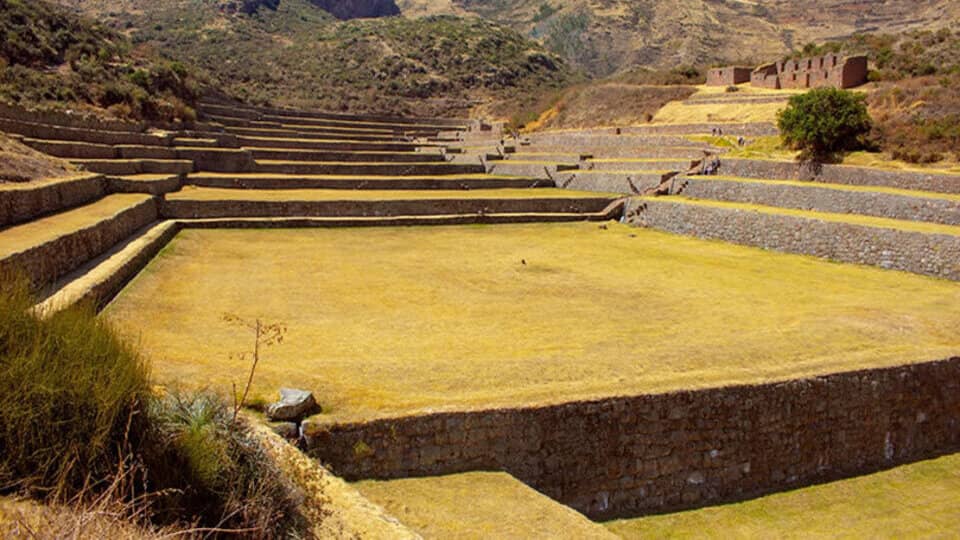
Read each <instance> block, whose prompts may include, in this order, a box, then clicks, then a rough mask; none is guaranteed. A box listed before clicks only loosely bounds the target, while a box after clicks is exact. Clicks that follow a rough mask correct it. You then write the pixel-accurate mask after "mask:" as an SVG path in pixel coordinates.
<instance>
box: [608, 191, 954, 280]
mask: <svg viewBox="0 0 960 540" xmlns="http://www.w3.org/2000/svg"><path fill="white" fill-rule="evenodd" d="M626 215H627V217H628V220H629V221H630V222H631V223H632V224H634V225H638V226H641V227H651V228H654V229H659V230H662V231H667V232H672V233H677V234H684V235H689V236H695V237H698V238H706V239H711V240H724V241H727V242H733V243H735V244H743V245H747V246H754V247H760V248H764V249H772V250H775V251H783V252H787V253H799V254H803V255H813V256H815V257H823V258H826V259H830V260H834V261H839V262H846V263H854V264H869V265H873V266H879V267H882V268H887V269H894V270H904V271H907V272H915V273H918V274H926V275H929V276H935V277H940V278H946V279H951V280H955V281H960V237H958V236H950V235H944V234H925V233H918V232H910V231H902V230H894V229H884V228H879V227H868V226H865V225H854V224H849V223H836V222H829V221H821V220H818V219H815V218H806V217H798V216H788V215H777V214H765V213H761V212H755V211H750V210H740V209H735V208H720V207H711V206H702V205H695V204H685V203H680V202H672V201H670V200H669V199H633V200H631V201H629V202H628V204H627V212H626Z"/></svg>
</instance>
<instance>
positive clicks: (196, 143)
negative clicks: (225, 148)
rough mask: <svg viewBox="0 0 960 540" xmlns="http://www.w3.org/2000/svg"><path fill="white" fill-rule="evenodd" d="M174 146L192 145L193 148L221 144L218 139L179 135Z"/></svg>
mask: <svg viewBox="0 0 960 540" xmlns="http://www.w3.org/2000/svg"><path fill="white" fill-rule="evenodd" d="M173 144H174V146H190V147H193V148H200V147H205V148H216V147H218V146H220V141H218V140H217V139H197V138H191V137H177V138H175V139H174V140H173Z"/></svg>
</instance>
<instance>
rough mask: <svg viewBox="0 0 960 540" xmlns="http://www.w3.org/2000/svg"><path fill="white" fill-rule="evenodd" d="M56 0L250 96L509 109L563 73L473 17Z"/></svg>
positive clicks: (556, 83)
mask: <svg viewBox="0 0 960 540" xmlns="http://www.w3.org/2000/svg"><path fill="white" fill-rule="evenodd" d="M61 1H62V3H64V4H68V5H71V6H72V7H74V8H75V9H82V10H83V11H84V12H86V13H88V14H91V15H95V16H97V17H98V18H100V20H103V21H104V22H105V23H106V24H108V25H109V26H111V27H113V28H115V29H117V30H118V31H123V32H124V33H126V34H127V35H129V36H130V37H131V39H132V40H133V41H134V43H136V44H137V45H138V46H140V47H143V48H150V49H154V50H156V51H162V52H163V54H165V55H168V56H169V57H171V58H173V59H177V60H180V61H183V62H185V63H190V64H193V65H196V66H198V67H199V68H200V69H202V70H203V71H204V72H205V73H207V74H209V76H210V77H211V78H212V79H213V80H214V81H216V86H217V87H218V88H219V89H221V90H222V91H223V92H225V93H227V94H230V95H232V96H236V97H239V98H241V99H244V100H247V101H250V102H253V103H271V104H274V105H288V106H302V107H319V108H324V109H328V110H351V111H389V112H392V113H394V114H444V113H446V114H462V113H464V112H465V111H466V110H468V109H469V108H471V107H472V106H473V105H474V104H475V103H476V102H477V100H483V101H493V102H496V103H498V104H499V107H501V108H502V109H503V110H505V111H507V112H509V110H510V109H512V108H519V107H521V106H522V105H523V103H524V102H525V101H527V102H529V101H531V100H533V99H535V97H534V95H535V94H539V93H544V92H550V91H555V90H556V89H558V88H561V87H563V86H566V85H567V84H569V83H570V82H571V80H573V75H572V74H571V71H570V70H569V69H568V68H566V67H565V65H564V63H563V62H562V61H561V60H560V59H559V58H558V57H556V56H554V55H552V54H549V53H548V52H547V51H546V50H544V49H543V48H542V47H541V46H540V45H539V44H537V43H536V42H534V41H532V40H530V39H527V38H524V37H523V36H521V35H520V34H518V33H516V32H515V31H513V30H510V29H508V28H504V27H501V26H498V25H497V24H496V23H493V22H490V21H485V20H480V19H478V18H476V17H473V18H469V19H460V18H456V17H451V16H436V17H427V18H414V19H410V18H404V17H385V18H380V19H356V20H351V21H345V22H340V21H337V20H336V19H335V18H334V17H333V16H332V15H330V14H329V13H327V12H326V11H324V10H322V9H320V8H319V7H317V5H315V3H314V2H311V1H309V0H282V1H281V2H279V4H278V5H277V3H276V2H271V3H261V4H267V5H259V6H255V7H259V9H256V10H248V11H254V13H253V14H252V15H248V14H246V13H244V10H238V9H236V7H233V8H231V7H230V5H232V4H237V3H235V2H233V3H231V2H224V1H222V0H189V1H178V0H161V1H157V0H122V1H118V2H103V1H97V0H94V1H91V2H86V1H83V2H81V1H78V0H61ZM274 8H275V9H274ZM187 12H188V13H189V14H190V16H189V17H185V16H184V13H187ZM494 110H498V109H497V108H496V107H495V108H494Z"/></svg>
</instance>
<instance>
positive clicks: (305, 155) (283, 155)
mask: <svg viewBox="0 0 960 540" xmlns="http://www.w3.org/2000/svg"><path fill="white" fill-rule="evenodd" d="M245 150H247V151H249V152H250V154H251V155H252V156H253V157H254V158H255V159H264V160H273V161H337V162H344V161H349V162H353V161H358V162H366V163H374V162H384V163H403V162H408V163H410V162H419V163H424V162H443V161H446V157H445V156H444V155H443V154H441V153H440V152H439V151H433V152H373V151H368V152H336V151H330V150H298V149H287V148H264V147H245Z"/></svg>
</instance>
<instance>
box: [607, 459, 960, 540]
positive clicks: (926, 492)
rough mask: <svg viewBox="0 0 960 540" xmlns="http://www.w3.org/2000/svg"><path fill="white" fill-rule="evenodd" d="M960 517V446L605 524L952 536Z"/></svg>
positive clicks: (674, 530) (701, 530) (721, 534)
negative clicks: (801, 484) (845, 475)
mask: <svg viewBox="0 0 960 540" xmlns="http://www.w3.org/2000/svg"><path fill="white" fill-rule="evenodd" d="M958 523H960V454H953V455H949V456H944V457H941V458H938V459H931V460H928V461H921V462H917V463H911V464H909V465H902V466H900V467H896V468H894V469H890V470H888V471H882V472H878V473H875V474H869V475H865V476H860V477H857V478H850V479H847V480H840V481H837V482H830V483H827V484H821V485H816V486H810V487H805V488H802V489H796V490H793V491H787V492H784V493H777V494H774V495H768V496H766V497H760V498H757V499H753V500H749V501H745V502H741V503H736V504H727V505H720V506H712V507H707V508H701V509H699V510H690V511H687V512H676V513H671V514H662V515H657V516H648V517H642V518H636V519H621V520H617V521H611V522H608V523H606V526H607V527H608V529H609V530H610V531H612V532H614V533H615V534H617V535H619V536H622V537H623V538H625V539H628V540H630V539H634V538H636V539H639V538H694V537H695V538H718V539H720V538H722V539H729V538H954V537H956V530H957V524H958ZM949 531H953V532H949Z"/></svg>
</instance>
